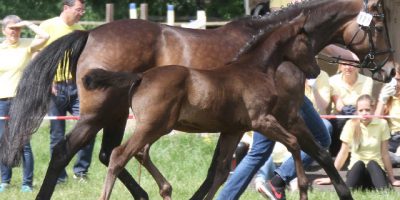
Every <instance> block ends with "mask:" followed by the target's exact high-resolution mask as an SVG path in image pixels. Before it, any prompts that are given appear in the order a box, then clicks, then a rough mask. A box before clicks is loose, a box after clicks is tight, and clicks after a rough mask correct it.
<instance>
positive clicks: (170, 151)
mask: <svg viewBox="0 0 400 200" xmlns="http://www.w3.org/2000/svg"><path fill="white" fill-rule="evenodd" d="M130 122H131V123H130V125H129V126H128V128H127V131H126V135H125V139H126V138H127V137H128V136H129V135H130V134H131V132H132V130H133V125H132V124H134V123H132V121H130ZM73 124H74V122H73V121H68V127H69V129H70V128H71V127H72V126H73ZM217 136H218V135H217V134H210V135H207V136H206V137H204V136H200V135H199V134H184V133H179V132H174V134H171V135H168V136H164V137H163V138H162V139H160V140H159V141H158V142H156V143H155V144H154V145H153V146H152V149H151V158H152V160H153V161H154V163H155V164H156V165H157V166H158V167H159V169H160V170H161V172H162V173H163V174H164V175H165V176H166V178H167V179H168V180H169V181H170V183H171V184H172V186H173V195H172V197H173V199H177V200H183V199H189V198H190V197H191V195H192V194H193V193H194V192H195V191H196V189H197V188H198V187H199V186H200V184H201V183H202V181H203V180H204V178H205V177H206V173H207V169H208V166H209V164H210V161H211V157H212V154H213V152H214V148H215V145H216V141H217ZM101 138H102V133H99V134H98V135H97V138H96V146H95V150H94V155H93V161H92V166H91V168H90V171H89V180H88V181H87V182H86V183H82V182H78V181H76V180H74V179H73V178H72V165H73V162H74V160H73V161H72V162H71V163H70V164H69V166H68V168H67V172H68V174H69V180H68V181H67V183H65V184H60V185H57V187H56V190H55V192H54V194H53V198H52V199H56V200H58V199H60V200H63V199H68V200H69V199H72V200H82V199H97V198H98V197H99V196H100V193H101V189H102V186H103V182H104V178H105V174H106V170H107V169H106V167H105V166H103V165H102V164H101V163H100V161H99V160H98V153H99V149H100V143H101ZM31 145H32V148H33V151H34V156H35V177H34V192H33V193H28V194H22V193H21V192H20V191H19V190H20V186H21V178H22V174H21V168H20V167H18V168H15V169H14V170H13V179H12V185H11V187H10V188H9V189H8V190H7V191H6V192H4V193H0V200H29V199H35V197H36V194H37V192H38V190H39V188H40V185H41V183H42V181H43V178H44V175H45V172H46V170H47V166H48V163H49V158H50V155H49V123H48V121H44V122H43V124H42V126H41V128H40V129H39V130H38V132H37V133H35V134H34V135H33V139H32V142H31ZM127 169H128V170H129V172H130V173H131V174H132V175H133V176H134V178H135V179H136V180H137V181H139V180H140V185H142V187H143V188H144V189H145V190H146V191H147V192H148V194H149V197H150V199H161V197H160V196H159V194H158V187H157V185H156V183H155V182H154V180H153V179H152V177H151V176H150V175H149V174H148V173H147V171H146V170H145V169H144V168H141V167H140V166H139V165H138V163H137V161H136V160H134V159H133V160H131V161H130V162H129V163H128V165H127ZM140 171H141V173H140ZM139 174H141V175H140V176H139ZM353 196H354V198H355V199H362V200H365V199H371V200H375V199H381V200H386V199H400V194H399V192H396V191H384V192H367V193H365V192H357V191H356V192H353ZM298 197H299V196H298V193H296V192H293V193H291V192H289V193H288V199H298ZM309 197H310V198H309V199H312V200H314V199H317V200H318V199H321V200H331V199H338V197H337V195H336V193H334V192H331V191H320V190H317V189H314V190H313V191H311V192H310V194H309ZM111 199H118V200H126V199H133V198H132V197H131V195H130V193H129V192H128V191H127V189H125V187H124V186H123V185H122V183H121V182H119V181H118V180H117V182H116V184H115V186H114V190H113V193H112V195H111ZM241 199H243V200H257V199H263V198H262V197H261V195H260V194H258V193H257V192H256V191H255V190H254V188H253V187H252V186H249V187H248V189H247V190H246V192H245V193H244V194H243V195H242V198H241Z"/></svg>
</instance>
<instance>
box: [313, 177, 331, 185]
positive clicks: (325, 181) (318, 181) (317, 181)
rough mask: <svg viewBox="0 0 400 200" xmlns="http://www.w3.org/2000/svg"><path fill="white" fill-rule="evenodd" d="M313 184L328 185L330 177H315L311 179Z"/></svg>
mask: <svg viewBox="0 0 400 200" xmlns="http://www.w3.org/2000/svg"><path fill="white" fill-rule="evenodd" d="M313 183H314V184H317V185H330V184H332V182H331V179H330V178H317V179H315V180H314V181H313Z"/></svg>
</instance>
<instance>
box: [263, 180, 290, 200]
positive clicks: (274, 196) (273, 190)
mask: <svg viewBox="0 0 400 200" xmlns="http://www.w3.org/2000/svg"><path fill="white" fill-rule="evenodd" d="M264 188H265V190H263V192H265V195H267V197H268V198H270V199H271V200H286V195H285V187H275V186H274V185H272V183H271V181H268V182H267V183H266V184H265V187H264Z"/></svg>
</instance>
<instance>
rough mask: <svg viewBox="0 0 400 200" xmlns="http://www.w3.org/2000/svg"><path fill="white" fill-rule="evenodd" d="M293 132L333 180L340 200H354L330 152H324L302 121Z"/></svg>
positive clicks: (304, 149)
mask: <svg viewBox="0 0 400 200" xmlns="http://www.w3.org/2000/svg"><path fill="white" fill-rule="evenodd" d="M291 132H292V133H293V134H294V135H296V137H297V138H299V140H298V141H299V144H300V146H301V148H302V150H303V151H304V152H306V153H307V154H308V155H309V156H311V157H312V158H313V159H314V160H316V161H317V162H318V163H319V164H320V165H321V167H322V168H324V170H325V172H326V173H327V174H328V176H329V177H330V179H331V180H332V184H333V185H334V187H335V189H336V192H337V193H338V195H339V198H340V199H343V200H344V199H353V198H352V196H351V193H350V190H349V188H348V187H347V186H346V184H345V183H344V181H343V179H342V178H341V177H340V175H339V173H338V171H337V170H336V168H335V166H334V164H333V161H332V158H331V156H330V154H329V153H328V151H326V150H324V149H323V148H322V147H321V146H320V145H319V144H318V143H317V142H316V141H315V140H314V138H313V137H312V135H311V133H310V132H309V130H308V128H307V127H306V126H305V123H304V121H303V120H302V119H299V120H298V121H297V123H296V124H294V125H293V126H292V128H291Z"/></svg>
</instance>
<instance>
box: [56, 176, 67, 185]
mask: <svg viewBox="0 0 400 200" xmlns="http://www.w3.org/2000/svg"><path fill="white" fill-rule="evenodd" d="M67 179H68V178H67V177H65V178H60V177H58V178H57V185H58V184H64V183H66V182H67Z"/></svg>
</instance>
